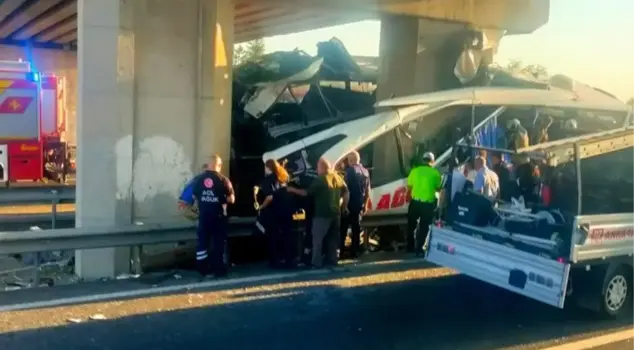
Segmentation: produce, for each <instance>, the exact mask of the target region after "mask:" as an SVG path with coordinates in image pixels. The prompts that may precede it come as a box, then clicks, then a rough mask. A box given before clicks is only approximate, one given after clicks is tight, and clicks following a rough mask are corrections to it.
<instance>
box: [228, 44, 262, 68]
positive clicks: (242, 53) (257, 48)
mask: <svg viewBox="0 0 634 350" xmlns="http://www.w3.org/2000/svg"><path fill="white" fill-rule="evenodd" d="M265 51H266V47H265V46H264V40H263V39H256V40H253V41H249V42H248V43H246V44H241V45H236V46H235V47H234V48H233V65H234V66H238V65H241V64H243V63H245V62H253V61H257V60H258V59H259V58H260V57H262V56H263V55H264V52H265Z"/></svg>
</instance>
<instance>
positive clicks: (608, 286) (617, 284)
mask: <svg viewBox="0 0 634 350" xmlns="http://www.w3.org/2000/svg"><path fill="white" fill-rule="evenodd" d="M630 275H631V274H628V269H626V268H624V267H623V266H619V267H617V268H615V269H614V270H612V272H611V273H609V274H608V275H607V276H606V278H605V280H604V284H603V291H602V293H601V297H602V301H601V313H602V314H603V315H605V316H609V317H620V316H623V315H624V314H626V313H627V312H628V311H629V310H630V307H629V304H630V301H631V298H632V278H631V276H630Z"/></svg>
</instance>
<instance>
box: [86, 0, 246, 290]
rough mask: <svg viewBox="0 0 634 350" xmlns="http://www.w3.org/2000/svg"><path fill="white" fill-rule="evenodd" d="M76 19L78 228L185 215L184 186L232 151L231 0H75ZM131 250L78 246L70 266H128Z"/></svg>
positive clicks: (113, 269) (95, 274)
mask: <svg viewBox="0 0 634 350" xmlns="http://www.w3.org/2000/svg"><path fill="white" fill-rule="evenodd" d="M78 17H79V21H78V28H79V49H78V71H79V83H78V95H79V99H78V100H79V102H78V115H77V119H78V120H77V133H78V151H77V164H78V174H77V210H76V212H77V226H78V227H87V226H104V227H106V226H115V225H129V224H131V223H133V222H136V221H142V222H144V223H157V222H174V221H179V220H181V216H180V215H179V214H178V211H177V208H176V199H177V197H178V194H179V192H180V190H181V188H182V186H183V185H184V183H185V182H186V181H187V180H188V179H190V178H191V176H192V173H193V171H194V170H195V169H196V170H197V168H199V167H200V164H201V163H202V162H203V160H204V159H205V157H207V156H208V155H210V154H211V153H216V152H217V153H220V154H221V155H222V156H224V157H228V154H229V135H230V125H231V124H230V108H231V107H230V106H231V103H230V96H231V62H232V57H231V53H232V47H233V3H232V1H231V0H170V1H165V0H134V1H131V0H119V1H100V0H80V1H79V5H78ZM227 163H228V162H227ZM129 251H130V249H129V248H116V249H115V248H106V249H95V250H82V251H77V253H76V272H77V274H78V275H79V276H80V277H83V278H85V279H95V278H101V277H113V276H114V275H116V274H118V273H122V272H127V271H128V270H129V262H130V254H129Z"/></svg>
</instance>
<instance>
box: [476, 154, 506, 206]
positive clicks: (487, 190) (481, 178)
mask: <svg viewBox="0 0 634 350" xmlns="http://www.w3.org/2000/svg"><path fill="white" fill-rule="evenodd" d="M474 165H475V169H476V177H475V179H474V181H473V190H474V191H475V192H477V193H481V194H483V195H484V196H486V197H488V198H489V199H497V197H498V195H499V193H500V180H499V179H498V176H497V174H496V173H495V172H494V171H492V170H491V169H489V168H488V167H487V161H486V159H485V158H484V157H482V156H478V157H476V159H475V160H474Z"/></svg>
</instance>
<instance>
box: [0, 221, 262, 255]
mask: <svg viewBox="0 0 634 350" xmlns="http://www.w3.org/2000/svg"><path fill="white" fill-rule="evenodd" d="M253 222H254V220H253V219H252V218H245V219H242V218H235V219H234V218H231V219H230V220H229V224H230V226H231V231H232V232H231V233H232V235H231V236H240V235H245V234H246V233H249V234H250V232H251V228H252V224H253ZM195 230H196V228H195V226H194V225H193V224H187V225H180V224H175V225H165V224H138V225H128V226H119V227H84V228H68V229H52V230H41V231H10V232H0V255H10V254H20V253H37V252H43V251H55V250H74V249H93V248H109V247H125V246H137V245H147V244H161V243H174V242H181V241H189V240H194V239H196V234H195Z"/></svg>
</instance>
